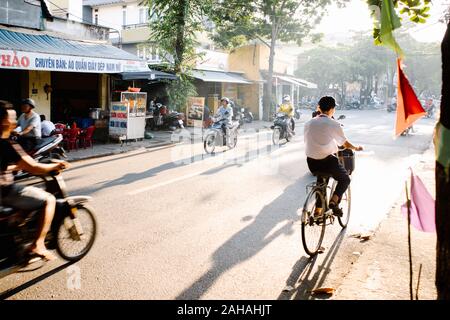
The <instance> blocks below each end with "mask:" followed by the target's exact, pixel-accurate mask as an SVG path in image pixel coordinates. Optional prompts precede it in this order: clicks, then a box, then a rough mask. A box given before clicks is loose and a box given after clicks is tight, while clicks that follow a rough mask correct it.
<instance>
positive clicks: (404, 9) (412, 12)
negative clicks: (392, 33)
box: [367, 0, 431, 44]
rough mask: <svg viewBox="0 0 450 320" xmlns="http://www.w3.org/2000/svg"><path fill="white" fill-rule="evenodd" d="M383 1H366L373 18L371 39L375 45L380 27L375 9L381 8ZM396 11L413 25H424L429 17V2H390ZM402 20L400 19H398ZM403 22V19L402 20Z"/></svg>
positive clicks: (418, 0) (422, 0) (406, 0)
mask: <svg viewBox="0 0 450 320" xmlns="http://www.w3.org/2000/svg"><path fill="white" fill-rule="evenodd" d="M382 2H383V0H367V4H368V5H369V8H371V9H372V10H373V11H372V16H373V17H374V18H375V21H374V28H373V38H374V40H375V44H380V43H381V40H380V31H381V30H380V25H379V18H380V17H379V12H380V11H379V10H375V7H378V8H381V4H382ZM392 2H393V3H394V6H395V8H396V11H398V13H400V14H401V15H404V16H405V18H408V19H409V20H410V21H412V22H414V23H425V22H426V19H427V18H428V17H429V16H430V15H429V13H428V12H429V11H430V5H431V0H392ZM400 20H402V18H400ZM403 20H404V19H403Z"/></svg>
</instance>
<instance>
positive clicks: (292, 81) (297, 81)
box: [274, 75, 317, 89]
mask: <svg viewBox="0 0 450 320" xmlns="http://www.w3.org/2000/svg"><path fill="white" fill-rule="evenodd" d="M274 77H275V78H278V79H279V80H281V81H284V82H287V83H290V84H293V85H296V86H300V87H304V88H308V89H317V85H316V84H315V83H312V82H309V81H306V80H303V79H299V78H294V77H288V76H278V75H274Z"/></svg>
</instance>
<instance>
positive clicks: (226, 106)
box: [215, 97, 233, 134]
mask: <svg viewBox="0 0 450 320" xmlns="http://www.w3.org/2000/svg"><path fill="white" fill-rule="evenodd" d="M215 117H216V118H217V119H225V120H226V122H225V124H224V126H223V127H222V130H223V131H224V134H227V129H228V128H229V127H230V125H231V123H232V121H233V108H232V107H231V106H230V99H228V98H227V97H223V98H222V99H221V100H220V107H219V109H217V112H216V114H215Z"/></svg>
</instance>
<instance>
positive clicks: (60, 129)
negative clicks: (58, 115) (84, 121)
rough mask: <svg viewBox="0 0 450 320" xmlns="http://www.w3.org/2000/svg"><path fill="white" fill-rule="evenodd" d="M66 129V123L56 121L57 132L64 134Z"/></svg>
mask: <svg viewBox="0 0 450 320" xmlns="http://www.w3.org/2000/svg"><path fill="white" fill-rule="evenodd" d="M65 129H66V125H65V124H63V123H55V132H56V133H60V134H62V133H63V132H64V130H65Z"/></svg>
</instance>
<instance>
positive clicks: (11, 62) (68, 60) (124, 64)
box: [0, 50, 149, 73]
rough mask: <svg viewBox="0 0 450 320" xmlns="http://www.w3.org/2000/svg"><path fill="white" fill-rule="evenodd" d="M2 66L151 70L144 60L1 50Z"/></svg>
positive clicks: (10, 67)
mask: <svg viewBox="0 0 450 320" xmlns="http://www.w3.org/2000/svg"><path fill="white" fill-rule="evenodd" d="M0 68H7V69H22V70H42V71H64V72H82V73H120V72H133V71H149V69H148V67H147V65H146V63H145V62H144V61H138V60H136V61H133V60H118V59H103V58H90V57H79V56H67V55H54V54H45V53H38V52H23V51H12V50H0Z"/></svg>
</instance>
